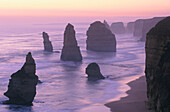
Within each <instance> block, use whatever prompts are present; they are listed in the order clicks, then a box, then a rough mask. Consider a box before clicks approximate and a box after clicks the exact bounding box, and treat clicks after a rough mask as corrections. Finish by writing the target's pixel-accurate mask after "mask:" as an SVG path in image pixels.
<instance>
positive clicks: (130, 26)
mask: <svg viewBox="0 0 170 112" xmlns="http://www.w3.org/2000/svg"><path fill="white" fill-rule="evenodd" d="M134 25H135V22H129V23H128V24H127V27H126V33H133V31H134Z"/></svg>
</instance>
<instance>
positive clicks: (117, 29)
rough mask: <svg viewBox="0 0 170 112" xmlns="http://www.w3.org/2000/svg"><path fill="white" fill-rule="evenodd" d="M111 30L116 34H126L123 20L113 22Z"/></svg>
mask: <svg viewBox="0 0 170 112" xmlns="http://www.w3.org/2000/svg"><path fill="white" fill-rule="evenodd" d="M110 30H111V31H112V33H114V34H124V33H125V32H126V31H125V27H124V24H123V23H122V22H116V23H112V24H111V26H110Z"/></svg>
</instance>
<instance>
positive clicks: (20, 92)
mask: <svg viewBox="0 0 170 112" xmlns="http://www.w3.org/2000/svg"><path fill="white" fill-rule="evenodd" d="M35 72H36V65H35V61H34V59H33V58H32V55H31V53H30V52H29V53H28V54H27V56H26V62H25V64H24V65H23V67H22V68H21V69H20V70H19V71H17V72H16V73H13V74H12V75H11V79H10V80H9V85H8V90H7V92H5V93H4V95H5V96H7V97H8V98H9V100H8V101H6V102H5V103H7V104H18V105H32V101H33V100H34V97H35V95H36V85H37V83H38V76H37V75H35Z"/></svg>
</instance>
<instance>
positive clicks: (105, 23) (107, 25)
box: [103, 20, 110, 29]
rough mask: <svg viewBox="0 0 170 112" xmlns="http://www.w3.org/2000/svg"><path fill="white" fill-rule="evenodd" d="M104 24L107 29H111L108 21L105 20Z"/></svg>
mask: <svg viewBox="0 0 170 112" xmlns="http://www.w3.org/2000/svg"><path fill="white" fill-rule="evenodd" d="M103 24H104V25H105V26H106V28H108V29H110V26H109V24H108V23H107V21H106V20H104V22H103Z"/></svg>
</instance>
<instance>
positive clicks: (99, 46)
mask: <svg viewBox="0 0 170 112" xmlns="http://www.w3.org/2000/svg"><path fill="white" fill-rule="evenodd" d="M86 35H87V40H86V43H87V47H86V49H87V50H92V51H97V52H116V38H115V35H114V34H113V33H112V32H111V31H110V30H109V29H108V28H106V27H105V25H104V24H103V23H101V22H100V21H96V22H94V23H92V24H91V25H90V27H89V29H88V31H87V33H86Z"/></svg>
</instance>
